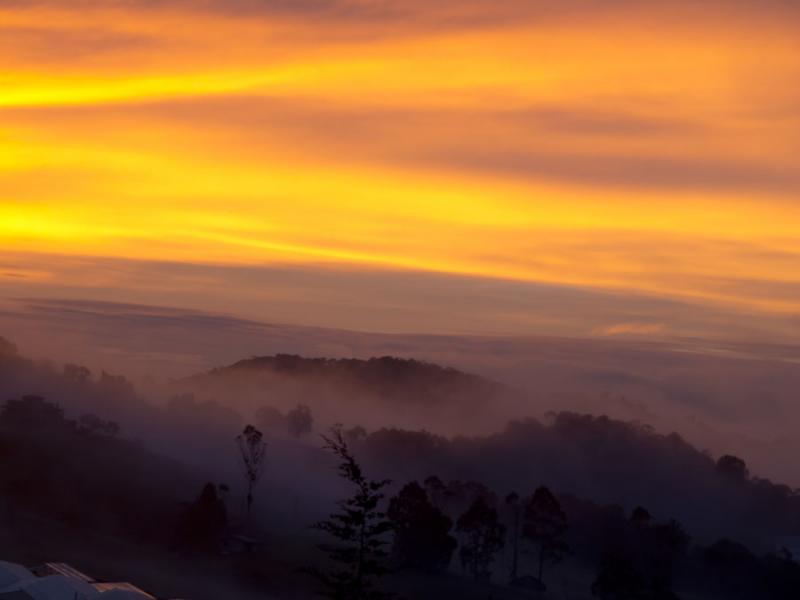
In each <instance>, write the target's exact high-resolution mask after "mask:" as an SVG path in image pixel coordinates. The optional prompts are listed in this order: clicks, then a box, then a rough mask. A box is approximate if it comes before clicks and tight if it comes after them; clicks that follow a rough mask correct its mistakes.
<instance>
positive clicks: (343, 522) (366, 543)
mask: <svg viewBox="0 0 800 600" xmlns="http://www.w3.org/2000/svg"><path fill="white" fill-rule="evenodd" d="M322 439H323V440H325V448H326V449H327V450H330V451H331V452H332V453H333V454H334V455H335V456H336V457H337V458H338V459H339V466H338V471H339V475H340V476H341V477H342V478H343V479H345V480H346V481H348V482H349V483H351V484H352V485H353V487H354V488H355V491H354V493H353V495H352V496H351V497H349V498H347V499H345V500H342V501H340V502H339V503H338V504H339V508H340V509H341V510H340V511H339V512H336V513H333V514H331V515H330V516H329V517H328V519H326V520H325V521H320V522H319V523H315V524H314V525H313V527H314V528H315V529H318V530H319V531H323V532H325V533H327V534H329V535H331V536H332V537H333V538H334V539H335V540H336V542H335V543H332V544H322V545H320V549H321V550H323V551H324V552H326V553H327V554H328V558H329V559H330V560H331V561H332V562H333V563H335V564H336V566H335V567H334V568H333V569H332V570H330V571H328V572H323V571H321V570H319V569H314V568H312V569H307V572H309V573H310V574H312V575H313V576H315V577H316V578H317V579H318V580H319V581H320V582H321V583H322V586H323V589H322V590H321V592H320V594H321V595H322V596H324V597H326V598H332V599H334V600H383V599H387V598H391V597H392V594H388V593H386V592H383V591H381V590H380V589H379V587H378V582H379V580H380V578H381V577H382V576H383V575H385V574H386V573H388V569H387V568H386V566H385V562H386V558H387V556H388V554H387V552H386V551H385V550H384V546H385V545H386V541H385V540H384V539H383V538H384V537H385V534H387V533H388V532H389V531H391V529H392V524H391V523H390V522H389V521H388V520H387V519H386V515H385V514H384V513H383V512H381V511H380V509H379V505H380V502H381V500H383V498H384V494H383V492H382V491H381V490H383V488H385V487H386V486H387V485H389V483H391V482H390V481H389V480H388V479H384V480H379V481H375V480H370V479H367V477H366V476H365V475H364V472H363V470H362V469H361V466H360V465H359V464H358V463H357V462H356V459H355V457H354V456H353V454H352V453H351V452H350V449H349V448H348V446H347V442H346V441H345V440H344V437H343V435H342V431H341V429H338V428H336V429H333V430H332V431H331V434H330V436H322Z"/></svg>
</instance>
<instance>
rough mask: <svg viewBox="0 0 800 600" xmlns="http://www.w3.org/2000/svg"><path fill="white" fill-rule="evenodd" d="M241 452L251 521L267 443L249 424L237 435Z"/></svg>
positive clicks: (248, 515)
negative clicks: (254, 495) (254, 491)
mask: <svg viewBox="0 0 800 600" xmlns="http://www.w3.org/2000/svg"><path fill="white" fill-rule="evenodd" d="M236 443H237V445H238V446H239V453H240V454H241V456H242V464H243V465H244V477H245V483H246V485H247V520H248V522H249V521H250V512H251V509H252V507H253V490H254V489H255V487H256V484H257V483H258V479H259V477H260V476H261V467H262V465H263V464H264V456H265V454H266V449H267V444H266V442H265V441H264V436H263V434H262V433H261V432H260V431H259V430H258V429H256V428H255V427H253V426H252V425H248V426H247V427H245V428H244V431H242V433H241V434H240V435H237V436H236Z"/></svg>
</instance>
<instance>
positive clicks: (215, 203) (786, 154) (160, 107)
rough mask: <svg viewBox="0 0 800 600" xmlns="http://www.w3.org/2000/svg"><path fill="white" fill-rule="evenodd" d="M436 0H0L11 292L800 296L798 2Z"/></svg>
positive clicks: (694, 299) (777, 299) (2, 230)
mask: <svg viewBox="0 0 800 600" xmlns="http://www.w3.org/2000/svg"><path fill="white" fill-rule="evenodd" d="M429 4H431V3H429V2H421V1H420V2H417V1H416V0H408V1H406V2H399V1H393V0H388V1H385V2H375V1H371V2H368V1H366V0H362V1H349V2H348V1H345V0H328V1H325V0H316V1H311V0H307V1H306V0H297V1H296V2H286V1H280V0H263V1H261V2H257V1H255V0H233V1H228V2H223V1H222V0H218V1H216V2H215V1H211V0H209V1H204V2H188V1H181V0H164V1H163V2H149V1H142V2H109V1H105V2H92V1H85V0H84V1H81V0H78V1H75V0H72V1H67V0H60V1H58V0H54V1H42V2H25V1H14V2H10V3H2V4H0V241H1V242H2V245H1V246H0V267H5V268H3V269H0V286H4V287H6V288H7V290H8V291H7V293H6V295H7V296H13V295H15V294H17V293H18V287H19V286H20V285H21V282H22V283H24V285H25V286H27V287H26V288H25V290H26V293H28V292H30V293H34V294H35V293H36V286H37V285H42V286H44V285H45V284H46V285H47V286H49V287H47V293H49V294H56V293H57V289H58V287H59V286H62V287H63V288H64V289H65V290H66V289H67V287H68V288H69V294H70V295H73V296H78V295H85V296H89V297H96V298H98V299H102V298H103V297H104V295H107V294H106V293H105V292H103V291H102V290H101V289H100V288H99V287H98V285H97V281H98V278H100V277H101V275H100V273H101V269H100V267H99V266H98V267H96V268H93V266H92V264H93V263H92V260H91V259H92V258H95V259H97V260H98V261H100V260H108V259H126V260H128V259H135V260H137V261H145V262H147V263H153V264H155V263H158V262H171V263H172V262H177V263H192V264H202V265H214V266H215V268H217V267H218V266H229V267H230V268H231V269H234V268H239V267H242V266H247V267H254V266H256V267H275V266H281V267H282V268H283V267H288V268H308V267H313V268H314V269H319V270H321V271H325V270H336V269H341V268H343V267H344V268H346V269H349V270H353V269H356V270H358V269H362V270H368V271H369V272H378V273H392V272H396V271H397V270H401V271H412V272H433V273H441V274H457V275H460V276H467V277H475V278H482V279H481V281H483V280H484V279H483V278H489V279H490V280H514V281H522V282H531V283H537V284H557V285H567V286H570V288H577V289H585V290H587V291H592V292H594V291H597V290H601V291H609V292H613V293H614V294H616V295H618V296H619V297H620V298H622V299H624V298H625V297H626V296H628V295H630V296H641V295H645V296H649V297H656V298H663V299H668V300H670V301H673V300H674V301H678V302H681V303H688V304H690V305H697V306H700V305H702V306H704V307H707V306H718V307H721V309H724V310H733V311H739V312H740V313H741V314H746V315H750V316H751V317H752V318H757V317H758V315H770V316H774V315H784V316H786V317H787V318H793V316H794V315H796V314H797V313H798V310H800V293H798V292H800V85H798V82H800V35H797V23H798V22H800V10H799V9H796V8H793V7H792V6H790V4H791V3H785V2H780V1H778V0H768V1H766V2H764V3H759V4H758V7H757V8H756V5H755V4H751V3H746V2H739V1H732V2H707V3H695V2H688V0H687V1H686V2H682V1H678V2H676V3H674V4H672V5H671V6H670V8H669V9H665V8H663V6H662V5H663V4H664V3H652V4H648V3H628V2H624V1H621V0H620V1H614V0H612V1H610V2H607V3H606V2H604V3H592V2H586V1H583V2H580V1H577V0H566V1H565V2H564V3H559V7H560V8H559V9H554V8H553V4H552V3H547V2H536V1H528V2H522V1H521V0H519V1H517V0H509V1H508V2H502V3H501V2H493V1H490V0H465V1H461V2H455V1H453V2H450V1H448V0H442V2H437V3H435V6H429ZM600 6H602V7H603V8H602V10H601V9H600V8H599V7H600ZM37 254H38V255H40V256H47V257H48V259H47V261H46V264H45V266H44V267H43V266H42V265H43V262H42V260H41V258H39V259H37V258H36V256H37ZM59 257H61V258H59ZM69 257H81V260H82V261H83V262H82V264H83V265H84V268H83V269H81V270H80V272H77V271H75V270H74V269H72V268H66V267H65V266H64V265H66V264H67V262H64V261H67V259H68V258H69ZM62 258H63V261H62V260H61V259H62ZM86 259H89V260H86ZM97 264H98V265H99V264H100V263H99V262H98V263H97ZM102 272H103V273H106V271H104V270H103V271H102ZM215 272H216V273H219V271H215ZM105 276H106V275H103V277H105ZM223 279H224V277H223ZM477 280H478V279H476V281H477ZM187 285H189V284H187ZM193 285H194V287H193V288H192V294H193V297H194V298H195V300H194V303H195V304H196V308H203V302H202V298H203V296H204V290H203V287H202V284H199V283H196V284H193ZM264 285H265V286H268V285H269V282H268V281H265V283H264ZM330 285H333V286H335V285H336V283H335V282H334V283H331V284H330ZM341 285H343V286H344V285H345V284H344V283H342V284H341ZM430 285H432V286H435V285H436V283H435V280H434V281H433V282H432V283H430ZM44 289H45V288H42V290H44ZM165 289H166V285H165ZM237 289H238V288H237ZM81 290H83V291H81ZM240 291H241V292H242V293H255V292H256V291H257V290H255V291H254V289H253V288H252V286H251V287H248V288H247V290H244V288H241V290H240ZM133 292H134V291H132V292H131V293H133ZM66 293H67V292H66V291H65V294H66ZM232 293H233V288H232ZM336 293H337V294H340V296H341V297H343V298H345V299H346V297H347V290H346V289H342V290H337V291H336ZM354 293H355V292H354ZM142 299H143V300H146V301H148V302H150V303H155V304H158V303H161V302H165V301H167V300H169V299H170V298H169V297H168V294H167V293H166V291H165V290H159V289H158V287H157V286H155V287H153V288H152V289H150V290H149V292H148V295H147V297H145V298H142ZM341 301H342V302H346V300H341ZM621 301H624V300H621ZM385 302H386V303H387V304H388V305H391V304H392V303H402V299H398V298H392V299H389V298H387V299H385ZM436 302H437V303H439V304H438V305H437V306H432V307H431V310H434V311H435V310H442V307H443V306H446V304H447V299H446V294H445V295H441V294H440V295H437V300H436ZM209 308H210V306H209ZM213 308H220V307H219V306H217V305H216V304H215V305H214V307H213ZM246 312H247V313H248V316H251V317H252V316H259V317H263V318H265V319H269V317H270V315H269V314H263V315H260V314H258V310H257V309H256V308H254V307H252V306H250V307H248V308H247V311H246ZM283 316H285V317H286V318H288V319H292V315H291V314H288V315H283ZM485 316H486V315H485V314H483V313H481V310H480V309H476V314H475V318H481V317H485ZM662 316H663V315H660V316H659V317H658V318H656V317H655V316H647V315H646V316H645V318H644V319H643V321H644V322H643V323H637V322H636V321H637V317H636V316H635V315H634V316H633V317H632V319H631V323H632V324H631V323H629V322H628V321H626V322H625V323H618V322H617V321H616V320H614V319H612V320H611V321H609V323H608V327H607V328H605V329H603V330H604V331H608V332H610V333H619V332H626V331H635V332H640V333H654V332H658V333H663V332H664V323H662V322H661V321H660V319H661V317H662ZM297 319H299V316H297ZM302 320H304V321H309V320H313V319H309V318H308V316H304V317H303V319H302ZM324 324H325V325H337V322H336V320H335V319H333V320H332V321H326V322H325V323H324ZM346 325H347V326H354V327H358V326H359V323H358V322H352V323H351V322H348V323H346ZM362 326H363V327H366V326H367V324H366V323H364V324H363V325H362ZM368 326H369V327H372V328H374V327H379V328H380V327H381V325H380V324H377V325H376V324H375V323H373V322H370V323H369V324H368ZM442 327H443V329H445V330H457V329H458V328H459V327H462V325H458V324H456V323H453V324H452V325H451V326H449V327H448V326H445V325H444V324H443V325H442ZM383 328H385V329H386V330H394V329H397V328H401V329H414V324H413V322H404V323H403V324H402V326H400V325H399V324H398V323H393V322H392V321H391V317H387V321H386V322H385V324H384V325H383ZM531 328H533V329H535V326H534V325H531ZM626 328H627V329H626ZM667 329H668V327H667ZM569 331H570V333H573V329H569ZM594 331H597V328H596V327H595V326H593V327H592V328H591V330H587V331H586V333H592V332H594ZM531 332H534V331H531Z"/></svg>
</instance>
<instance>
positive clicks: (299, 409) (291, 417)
mask: <svg viewBox="0 0 800 600" xmlns="http://www.w3.org/2000/svg"><path fill="white" fill-rule="evenodd" d="M313 423H314V419H313V417H312V416H311V409H310V408H309V407H308V406H306V405H305V404H298V405H297V406H296V407H295V408H293V409H292V410H290V411H289V412H288V413H286V426H287V429H288V430H289V433H290V434H292V435H293V436H294V437H300V436H301V435H305V434H306V433H311V427H312V425H313Z"/></svg>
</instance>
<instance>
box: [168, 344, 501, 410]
mask: <svg viewBox="0 0 800 600" xmlns="http://www.w3.org/2000/svg"><path fill="white" fill-rule="evenodd" d="M272 376H274V377H279V378H281V379H288V380H297V381H302V382H306V383H308V382H313V383H314V384H316V385H325V384H336V385H339V386H344V387H345V388H348V387H356V388H359V389H360V390H361V391H363V392H367V393H370V394H375V395H377V396H380V397H382V398H384V399H387V400H404V401H414V400H425V401H429V402H430V401H436V400H440V401H444V400H446V399H453V398H454V395H455V396H457V397H460V398H461V399H462V400H476V399H478V398H481V397H485V398H489V397H491V396H495V395H497V394H502V393H506V392H507V391H508V390H507V389H506V387H505V386H503V385H502V384H500V383H497V382H495V381H492V380H490V379H486V378H484V377H481V376H479V375H474V374H471V373H465V372H463V371H459V370H458V369H454V368H452V367H443V366H440V365H437V364H434V363H430V362H425V361H420V360H416V359H407V358H397V357H394V356H380V357H372V358H369V359H366V360H364V359H358V358H324V357H317V358H306V357H303V356H299V355H296V354H275V355H271V356H256V357H252V358H248V359H244V360H240V361H237V362H235V363H233V364H231V365H228V366H225V367H219V368H215V369H212V370H210V371H208V372H206V373H202V374H199V375H194V376H191V377H188V378H186V379H184V380H183V382H185V383H188V384H190V385H195V384H202V383H211V382H214V381H219V380H221V379H228V378H230V377H236V378H237V379H238V378H244V379H256V380H257V379H259V378H271V377H272Z"/></svg>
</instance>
